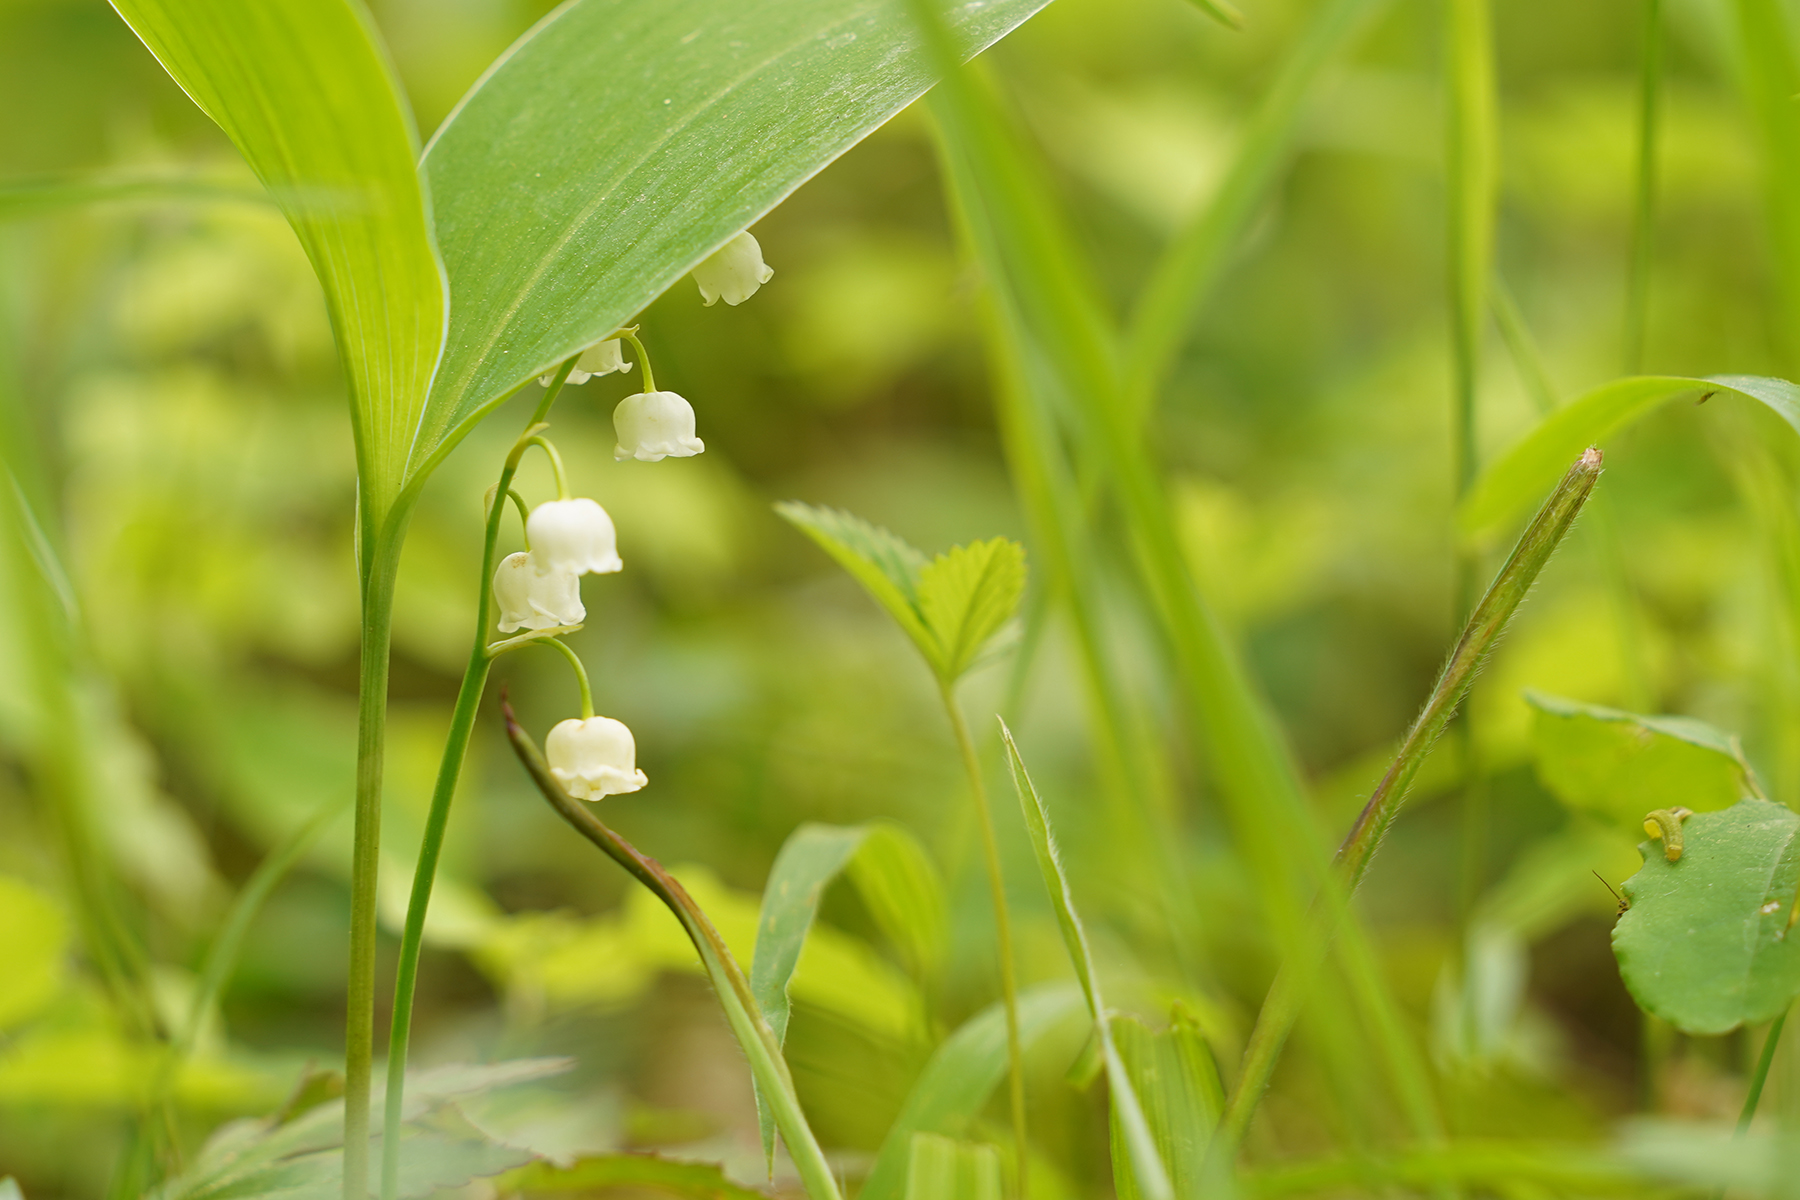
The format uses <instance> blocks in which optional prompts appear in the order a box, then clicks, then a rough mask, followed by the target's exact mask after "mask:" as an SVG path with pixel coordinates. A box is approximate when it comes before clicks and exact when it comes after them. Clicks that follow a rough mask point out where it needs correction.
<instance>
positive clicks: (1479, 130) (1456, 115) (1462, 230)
mask: <svg viewBox="0 0 1800 1200" xmlns="http://www.w3.org/2000/svg"><path fill="white" fill-rule="evenodd" d="M1492 24H1493V18H1492V16H1491V14H1490V13H1489V12H1488V0H1449V3H1448V9H1447V14H1446V27H1445V36H1446V38H1447V45H1446V47H1445V70H1446V71H1447V72H1448V80H1447V91H1448V100H1449V102H1448V104H1447V106H1446V112H1447V115H1448V126H1447V129H1446V134H1447V143H1446V147H1445V154H1444V168H1445V171H1446V173H1447V178H1446V180H1445V185H1446V192H1447V201H1448V206H1449V236H1450V244H1449V264H1450V357H1451V370H1452V376H1453V378H1452V388H1453V391H1452V410H1451V416H1452V419H1451V439H1452V445H1451V456H1452V462H1453V478H1454V479H1455V481H1456V495H1457V498H1458V499H1461V497H1462V496H1463V495H1464V494H1465V493H1466V492H1467V491H1468V490H1469V487H1470V486H1471V485H1472V484H1473V483H1474V481H1475V472H1476V470H1477V466H1478V458H1477V452H1476V446H1475V436H1476V427H1475V391H1476V387H1477V384H1478V381H1479V376H1480V372H1481V340H1482V337H1481V335H1482V330H1483V329H1484V328H1485V327H1486V317H1487V302H1488V295H1489V292H1490V290H1491V288H1490V283H1489V281H1490V279H1491V278H1492V274H1493V262H1494V201H1495V195H1496V174H1497V171H1496V167H1497V161H1496V160H1497V156H1498V149H1497V146H1496V140H1497V138H1498V113H1497V109H1498V104H1497V100H1496V97H1495V94H1494V49H1493V30H1492ZM1459 615H1460V614H1459Z"/></svg>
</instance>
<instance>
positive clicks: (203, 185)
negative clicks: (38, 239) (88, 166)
mask: <svg viewBox="0 0 1800 1200" xmlns="http://www.w3.org/2000/svg"><path fill="white" fill-rule="evenodd" d="M273 200H274V198H273V197H272V196H271V195H270V194H269V193H268V192H267V191H265V190H264V189H262V188H258V187H254V186H246V185H242V184H232V183H225V182H221V181H219V180H216V179H208V178H205V177H203V176H198V175H187V176H184V175H146V176H142V177H136V178H116V179H105V178H93V177H91V176H78V177H73V178H63V177H57V178H47V179H9V180H6V181H4V182H0V221H22V220H27V219H29V218H32V217H41V216H46V215H49V214H53V213H58V212H62V211H65V210H67V209H72V208H90V207H94V206H97V205H103V204H245V205H250V206H252V207H258V206H267V205H269V204H271V203H273Z"/></svg>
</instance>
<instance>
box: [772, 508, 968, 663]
mask: <svg viewBox="0 0 1800 1200" xmlns="http://www.w3.org/2000/svg"><path fill="white" fill-rule="evenodd" d="M775 511H776V512H777V513H780V514H781V515H782V516H783V517H785V518H786V519H787V520H788V522H789V523H791V524H793V525H796V526H798V527H799V529H800V530H801V532H803V533H805V534H806V536H808V537H810V538H811V539H812V540H813V541H815V542H817V543H818V544H819V546H820V547H821V548H822V549H823V550H824V551H825V553H827V554H829V555H831V557H832V558H834V559H836V560H837V563H838V565H839V566H841V567H843V568H844V570H846V571H848V572H850V574H851V577H852V578H854V579H855V580H856V582H858V583H860V584H862V585H863V587H864V589H866V590H867V591H868V593H869V595H871V596H873V597H875V600H876V602H877V603H879V604H880V605H881V607H883V608H885V609H887V611H888V615H889V616H891V617H893V618H894V620H896V621H898V622H899V623H900V628H901V629H903V630H905V631H906V636H907V637H910V638H911V639H912V640H913V645H915V646H917V647H918V648H919V653H921V654H923V655H924V656H925V658H926V660H927V661H929V662H932V663H934V664H935V663H936V661H937V655H938V647H937V638H936V637H935V636H934V635H933V634H932V632H931V630H930V629H929V628H927V627H926V625H925V617H924V614H922V613H921V612H920V611H919V575H920V573H921V572H922V571H923V570H924V569H925V565H926V560H925V555H924V554H922V553H920V552H919V551H918V550H916V549H914V548H913V547H912V546H910V545H908V544H907V543H906V542H904V541H902V540H901V539H900V538H898V537H895V536H894V535H893V534H891V533H889V532H888V531H887V530H885V529H883V528H881V527H880V526H879V525H871V524H869V523H868V522H867V521H865V520H863V519H862V518H861V517H855V516H851V515H850V514H849V513H847V512H844V511H843V510H842V509H837V508H815V507H814V506H812V505H810V504H802V503H800V502H799V501H798V500H787V501H783V502H782V503H780V504H777V505H776V506H775Z"/></svg>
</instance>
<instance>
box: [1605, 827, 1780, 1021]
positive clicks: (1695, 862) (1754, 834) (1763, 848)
mask: <svg viewBox="0 0 1800 1200" xmlns="http://www.w3.org/2000/svg"><path fill="white" fill-rule="evenodd" d="M1796 833H1800V815H1796V814H1795V813H1794V812H1793V811H1792V810H1790V809H1788V808H1784V807H1783V806H1781V805H1779V804H1771V803H1770V802H1769V801H1767V800H1742V801H1739V802H1738V803H1737V804H1735V805H1733V806H1732V807H1730V808H1728V809H1725V810H1724V811H1723V812H1710V813H1697V814H1695V815H1694V816H1693V817H1691V818H1689V819H1688V821H1687V823H1686V827H1685V828H1684V830H1683V833H1682V841H1683V849H1682V855H1681V857H1680V858H1679V859H1677V860H1676V861H1674V862H1670V861H1668V859H1667V858H1666V857H1665V856H1664V853H1663V848H1662V845H1661V843H1659V842H1646V843H1645V844H1644V845H1642V846H1640V847H1639V850H1640V851H1641V852H1642V853H1643V855H1644V865H1643V867H1642V868H1641V869H1640V870H1639V871H1638V873H1637V874H1636V875H1633V876H1632V877H1631V878H1630V879H1627V880H1626V881H1625V882H1624V883H1623V884H1622V885H1620V890H1621V891H1623V892H1624V893H1625V898H1626V899H1627V900H1628V901H1630V903H1631V907H1630V908H1629V909H1627V910H1626V911H1625V913H1624V914H1623V915H1622V916H1621V917H1620V918H1619V922H1618V924H1616V925H1614V926H1613V936H1612V941H1613V953H1614V955H1616V956H1617V958H1618V960H1619V974H1620V976H1621V977H1622V978H1623V979H1624V981H1625V986H1626V987H1627V988H1628V989H1629V990H1630V991H1631V995H1632V998H1633V999H1634V1000H1636V1001H1637V1003H1638V1007H1639V1008H1642V1009H1643V1010H1644V1011H1645V1012H1647V1013H1650V1014H1652V1015H1654V1016H1658V1017H1661V1018H1662V1019H1663V1020H1665V1021H1667V1022H1669V1023H1670V1024H1671V1025H1674V1026H1675V1027H1676V1028H1677V1029H1681V1030H1684V1031H1686V1032H1688V1033H1697V1034H1717V1033H1726V1032H1728V1031H1730V1030H1732V1029H1736V1028H1737V1027H1738V1026H1739V1025H1743V1024H1745V1023H1752V1022H1757V1021H1768V1020H1772V1019H1774V1018H1775V1017H1778V1016H1780V1015H1781V1014H1782V1013H1783V1012H1785V1011H1787V1007H1788V1005H1789V1004H1791V1003H1792V1002H1793V999H1794V997H1795V996H1796V995H1800V938H1791V937H1789V936H1788V934H1789V928H1788V921H1789V918H1790V917H1791V915H1792V912H1791V910H1792V908H1793V905H1794V900H1795V885H1796V883H1800V854H1797V853H1796V846H1795V835H1796Z"/></svg>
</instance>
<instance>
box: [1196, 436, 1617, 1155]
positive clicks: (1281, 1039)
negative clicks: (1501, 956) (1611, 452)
mask: <svg viewBox="0 0 1800 1200" xmlns="http://www.w3.org/2000/svg"><path fill="white" fill-rule="evenodd" d="M1600 469H1601V455H1600V452H1599V451H1598V450H1594V449H1590V450H1588V451H1587V452H1586V453H1585V454H1583V455H1582V456H1581V458H1580V459H1578V460H1577V461H1576V463H1575V465H1574V466H1573V467H1571V468H1570V469H1569V472H1568V474H1567V475H1565V476H1564V477H1563V480H1562V482H1561V483H1560V484H1558V485H1557V487H1556V490H1555V491H1553V492H1552V493H1551V494H1550V497H1549V499H1548V500H1546V501H1545V502H1544V506H1543V507H1542V508H1541V509H1539V510H1538V514H1537V516H1536V517H1535V518H1534V519H1533V520H1532V522H1531V524H1530V526H1528V527H1527V528H1526V530H1525V533H1524V535H1523V536H1521V537H1520V539H1519V541H1518V544H1517V545H1516V546H1515V547H1514V548H1513V552H1512V554H1511V555H1510V556H1509V557H1508V558H1507V560H1506V563H1505V565H1504V566H1502V567H1501V568H1500V571H1499V574H1498V575H1496V576H1495V578H1494V582H1493V583H1492V584H1491V585H1489V587H1488V590H1487V594H1486V595H1484V596H1483V597H1482V599H1481V603H1480V604H1478V605H1476V607H1475V611H1474V612H1473V613H1471V614H1470V615H1469V619H1468V623H1467V624H1466V625H1465V626H1464V628H1463V632H1462V636H1461V638H1459V639H1458V640H1457V643H1456V646H1455V648H1454V649H1453V650H1452V651H1451V653H1450V657H1449V659H1448V661H1446V662H1445V664H1444V667H1443V670H1441V671H1440V672H1439V673H1438V678H1437V683H1436V685H1435V686H1433V688H1432V690H1431V695H1430V697H1429V698H1428V699H1427V700H1426V702H1425V706H1424V708H1423V709H1422V710H1421V711H1420V713H1419V716H1418V718H1417V719H1416V720H1414V722H1413V724H1412V727H1411V728H1410V729H1408V730H1407V733H1406V737H1405V738H1404V739H1403V740H1402V741H1401V743H1400V749H1399V751H1398V753H1396V754H1395V756H1394V761H1393V764H1392V765H1391V766H1389V767H1388V770H1387V773H1386V774H1385V775H1383V776H1382V779H1381V782H1380V783H1379V784H1378V785H1377V786H1376V788H1375V791H1374V792H1373V794H1371V795H1370V797H1369V802H1368V804H1367V805H1365V806H1364V808H1363V810H1362V812H1361V814H1360V815H1358V817H1357V818H1356V821H1355V823H1354V824H1353V825H1352V826H1351V828H1350V833H1349V836H1347V837H1346V838H1345V839H1344V843H1343V845H1342V846H1341V847H1340V848H1339V850H1338V853H1337V860H1336V865H1337V876H1338V878H1337V879H1336V880H1334V881H1331V882H1328V884H1327V885H1326V887H1325V889H1324V890H1323V893H1322V896H1321V900H1322V903H1320V904H1315V906H1314V911H1313V920H1312V922H1311V930H1312V936H1311V937H1310V938H1309V939H1308V940H1307V942H1306V943H1304V944H1303V953H1302V954H1300V955H1298V956H1295V957H1294V958H1291V959H1290V960H1289V961H1288V962H1287V963H1285V964H1283V966H1282V969H1281V971H1280V973H1279V974H1278V975H1277V976H1276V978H1275V982H1274V984H1273V985H1272V986H1271V987H1270V989H1269V995H1268V998H1267V999H1266V1000H1265V1001H1264V1002H1263V1008H1262V1011H1261V1012H1260V1013H1258V1014H1257V1019H1256V1028H1255V1029H1254V1030H1253V1031H1252V1032H1251V1035H1250V1042H1249V1044H1248V1046H1247V1047H1246V1049H1245V1052H1244V1063H1243V1068H1242V1070H1241V1072H1240V1074H1239V1079H1238V1086H1237V1089H1236V1091H1234V1092H1233V1093H1232V1097H1231V1103H1230V1106H1229V1107H1228V1108H1227V1110H1226V1113H1225V1117H1224V1120H1223V1122H1222V1123H1221V1126H1220V1134H1219V1137H1218V1139H1216V1140H1215V1147H1214V1150H1213V1151H1211V1152H1209V1154H1210V1155H1214V1156H1216V1155H1219V1154H1234V1153H1235V1152H1236V1148H1237V1145H1238V1144H1239V1142H1241V1140H1242V1138H1243V1134H1244V1131H1245V1129H1247V1128H1248V1127H1249V1124H1250V1118H1251V1116H1252V1115H1253V1113H1254V1112H1255V1109H1256V1105H1257V1103H1258V1102H1259V1101H1260V1100H1261V1098H1262V1094H1263V1092H1264V1091H1265V1090H1266V1089H1267V1088H1268V1084H1269V1077H1270V1076H1271V1075H1272V1074H1273V1072H1274V1069H1275V1063H1276V1060H1277V1059H1278V1058H1279V1057H1280V1054H1281V1048H1282V1045H1283V1044H1284V1043H1285V1042H1286V1040H1287V1035H1288V1033H1289V1031H1290V1030H1291V1029H1292V1028H1293V1023H1294V1020H1295V1018H1296V1017H1297V1016H1298V1015H1299V1011H1300V1006H1301V1002H1302V999H1303V998H1304V996H1305V994H1306V989H1307V987H1308V986H1309V985H1310V982H1311V980H1312V978H1313V976H1314V974H1315V973H1316V970H1317V967H1318V961H1316V960H1322V959H1323V956H1324V953H1325V949H1326V946H1327V945H1328V943H1329V939H1330V937H1331V935H1332V933H1333V932H1334V928H1333V927H1334V926H1335V924H1336V923H1337V922H1338V921H1339V920H1340V919H1342V916H1343V911H1342V910H1343V904H1344V902H1345V901H1347V900H1348V898H1349V897H1350V896H1352V895H1354V894H1355V891H1356V888H1357V885H1358V884H1360V883H1361V882H1362V878H1363V875H1364V873H1365V872H1367V870H1368V867H1369V862H1370V860H1371V859H1372V858H1373V856H1374V853H1375V849H1376V847H1377V846H1379V845H1380V844H1381V839H1382V836H1383V835H1384V834H1385V833H1386V832H1387V830H1388V827H1389V826H1390V825H1391V824H1392V823H1393V821H1394V818H1395V817H1396V816H1397V815H1398V814H1399V811H1400V807H1401V805H1402V803H1403V802H1404V801H1405V799H1406V793H1407V789H1408V788H1409V787H1411V785H1412V781H1413V778H1414V777H1415V776H1416V775H1417V774H1418V771H1419V768H1420V767H1421V766H1423V765H1424V762H1425V759H1426V756H1427V755H1428V754H1429V753H1430V751H1431V747H1432V744H1433V743H1434V742H1435V741H1436V740H1437V738H1438V737H1439V735H1441V734H1442V733H1443V731H1444V728H1445V726H1446V725H1448V724H1449V722H1450V718H1451V717H1452V716H1454V715H1455V713H1456V710H1457V708H1458V706H1460V705H1461V703H1462V701H1463V699H1464V697H1465V696H1467V695H1468V691H1469V686H1470V685H1471V684H1472V683H1473V682H1474V679H1475V675H1476V673H1477V672H1478V671H1479V670H1480V668H1481V663H1482V660H1483V659H1484V658H1486V656H1487V654H1488V652H1489V651H1490V650H1491V649H1492V648H1493V646H1494V643H1495V642H1496V641H1498V640H1499V637H1500V635H1501V633H1502V632H1503V631H1504V630H1505V628H1506V625H1507V622H1508V621H1510V620H1511V618H1512V615H1513V613H1514V612H1515V611H1517V609H1518V606H1519V604H1520V602H1521V601H1523V600H1524V598H1525V595H1526V593H1528V592H1529V591H1530V590H1531V586H1532V584H1533V583H1534V582H1535V581H1536V580H1537V577H1538V574H1539V572H1541V571H1542V570H1543V568H1544V565H1545V564H1546V563H1547V562H1549V561H1550V557H1551V555H1552V554H1554V553H1555V551H1556V548H1557V546H1558V545H1560V544H1561V542H1562V540H1563V538H1564V537H1566V536H1567V535H1568V532H1569V529H1570V527H1571V526H1572V525H1573V524H1574V521H1575V518H1576V516H1577V515H1578V514H1579V513H1580V512H1581V508H1582V505H1583V504H1584V503H1586V501H1587V498H1588V496H1589V495H1590V494H1591V493H1592V492H1593V489H1594V483H1595V481H1596V480H1598V479H1599V477H1600Z"/></svg>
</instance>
